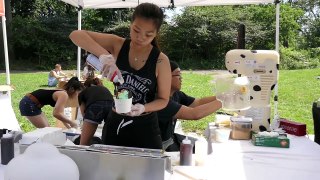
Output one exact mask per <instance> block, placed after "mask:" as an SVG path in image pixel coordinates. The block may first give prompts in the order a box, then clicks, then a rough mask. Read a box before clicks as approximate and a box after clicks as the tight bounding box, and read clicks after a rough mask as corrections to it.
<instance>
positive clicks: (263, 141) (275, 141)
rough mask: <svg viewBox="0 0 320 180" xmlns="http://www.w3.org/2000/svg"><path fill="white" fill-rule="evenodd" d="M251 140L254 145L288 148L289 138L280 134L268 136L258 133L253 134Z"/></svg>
mask: <svg viewBox="0 0 320 180" xmlns="http://www.w3.org/2000/svg"><path fill="white" fill-rule="evenodd" d="M251 142H252V144H253V145H255V146H265V147H280V148H289V146H290V140H289V139H288V138H287V137H286V136H284V135H280V136H277V137H270V136H261V135H259V134H253V135H252V141H251Z"/></svg>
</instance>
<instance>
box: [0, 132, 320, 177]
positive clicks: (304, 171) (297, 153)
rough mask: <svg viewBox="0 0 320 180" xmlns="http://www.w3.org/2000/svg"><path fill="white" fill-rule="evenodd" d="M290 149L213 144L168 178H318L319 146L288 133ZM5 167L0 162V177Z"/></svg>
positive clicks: (229, 142)
mask: <svg viewBox="0 0 320 180" xmlns="http://www.w3.org/2000/svg"><path fill="white" fill-rule="evenodd" d="M289 138H290V148H288V149H287V148H273V147H259V146H253V145H252V143H251V142H250V141H233V140H230V141H228V142H225V143H213V144H212V145H213V148H212V149H213V153H212V154H211V155H209V156H208V157H207V159H206V163H205V165H204V166H184V167H182V166H175V167H174V168H173V169H174V173H173V175H172V176H171V178H169V179H172V180H178V179H179V180H180V179H181V180H183V179H208V180H211V179H214V180H217V179H221V180H229V179H230V180H273V179H279V180H319V179H320V146H319V145H318V144H316V143H314V142H313V141H311V140H309V139H308V138H306V137H296V136H289ZM4 168H5V166H3V165H0V180H2V179H3V177H4V174H3V173H4Z"/></svg>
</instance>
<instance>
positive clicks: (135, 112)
mask: <svg viewBox="0 0 320 180" xmlns="http://www.w3.org/2000/svg"><path fill="white" fill-rule="evenodd" d="M144 111H145V108H144V105H142V104H139V103H137V104H135V105H132V106H131V111H130V112H129V113H128V115H129V116H140V115H141V114H142V113H143V112H144Z"/></svg>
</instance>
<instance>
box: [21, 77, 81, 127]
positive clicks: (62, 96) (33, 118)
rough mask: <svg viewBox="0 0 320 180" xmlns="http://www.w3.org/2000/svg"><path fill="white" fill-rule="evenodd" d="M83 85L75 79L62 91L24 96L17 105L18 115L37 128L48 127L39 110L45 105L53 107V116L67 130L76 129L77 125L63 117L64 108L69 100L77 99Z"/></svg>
mask: <svg viewBox="0 0 320 180" xmlns="http://www.w3.org/2000/svg"><path fill="white" fill-rule="evenodd" d="M83 88H84V87H83V85H82V84H81V82H80V81H79V80H78V78H77V77H73V78H71V79H70V80H69V81H68V82H67V83H66V84H65V85H64V86H63V89H62V90H61V89H59V90H58V89H56V90H53V89H50V90H49V89H38V90H36V91H33V92H31V93H28V94H26V95H25V96H24V97H23V98H22V100H21V101H20V104H19V109H20V113H21V115H22V116H26V118H28V120H29V121H30V122H31V123H32V124H33V125H34V126H36V127H37V128H43V127H48V126H50V125H49V122H48V120H47V117H46V116H45V114H44V113H43V112H42V111H41V108H42V107H43V106H45V105H50V106H51V107H54V109H53V116H54V117H55V118H57V119H58V120H60V121H62V122H63V124H64V125H65V126H66V127H67V128H71V127H73V128H77V124H76V123H75V122H74V121H72V120H70V119H68V118H67V117H66V116H65V115H64V107H65V106H66V104H67V102H68V101H69V100H70V99H74V98H77V97H78V93H79V92H80V91H81V90H82V89H83Z"/></svg>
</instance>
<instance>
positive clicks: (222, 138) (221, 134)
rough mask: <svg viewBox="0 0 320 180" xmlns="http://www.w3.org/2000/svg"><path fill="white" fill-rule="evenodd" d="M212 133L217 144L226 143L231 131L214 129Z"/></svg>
mask: <svg viewBox="0 0 320 180" xmlns="http://www.w3.org/2000/svg"><path fill="white" fill-rule="evenodd" d="M214 132H215V138H216V141H217V142H227V141H228V140H229V137H230V132H231V129H227V128H220V129H216V130H215V131H214Z"/></svg>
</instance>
